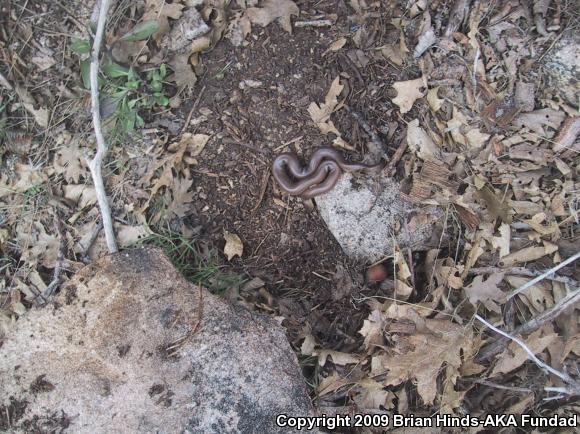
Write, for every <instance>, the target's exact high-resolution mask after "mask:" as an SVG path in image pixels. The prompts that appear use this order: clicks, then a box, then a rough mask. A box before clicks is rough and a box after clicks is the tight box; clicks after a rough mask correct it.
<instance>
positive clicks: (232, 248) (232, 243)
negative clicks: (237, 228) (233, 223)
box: [224, 231, 244, 261]
mask: <svg viewBox="0 0 580 434" xmlns="http://www.w3.org/2000/svg"><path fill="white" fill-rule="evenodd" d="M224 239H225V240H226V245H225V246H224V255H226V257H227V258H228V261H231V260H232V258H233V257H234V256H239V257H240V258H241V257H242V254H243V253H244V244H243V243H242V240H241V239H240V237H238V236H237V235H236V234H231V233H229V232H228V231H224Z"/></svg>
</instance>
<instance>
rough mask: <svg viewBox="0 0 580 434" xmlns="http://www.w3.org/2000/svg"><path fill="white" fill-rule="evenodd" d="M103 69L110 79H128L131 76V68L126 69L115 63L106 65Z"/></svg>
mask: <svg viewBox="0 0 580 434" xmlns="http://www.w3.org/2000/svg"><path fill="white" fill-rule="evenodd" d="M102 69H103V72H104V73H105V75H106V76H107V77H109V78H118V77H126V76H128V75H129V68H125V67H124V66H121V65H119V64H117V63H114V62H110V63H106V64H104V65H103V67H102Z"/></svg>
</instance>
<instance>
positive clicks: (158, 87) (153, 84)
mask: <svg viewBox="0 0 580 434" xmlns="http://www.w3.org/2000/svg"><path fill="white" fill-rule="evenodd" d="M151 89H152V90H153V92H161V89H163V84H161V82H160V81H152V82H151Z"/></svg>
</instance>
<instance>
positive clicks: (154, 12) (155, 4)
mask: <svg viewBox="0 0 580 434" xmlns="http://www.w3.org/2000/svg"><path fill="white" fill-rule="evenodd" d="M183 7H184V6H183V5H182V4H181V0H174V1H173V2H171V3H168V2H166V1H165V0H145V12H144V13H143V17H141V21H149V20H155V21H157V22H158V23H159V30H157V32H155V33H154V34H153V36H152V38H153V39H154V40H155V41H157V42H159V41H160V40H161V38H162V37H163V35H165V34H166V33H168V32H169V30H170V28H171V26H170V25H169V18H171V19H174V20H176V19H178V18H179V17H181V14H182V9H183Z"/></svg>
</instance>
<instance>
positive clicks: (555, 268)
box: [507, 252, 580, 300]
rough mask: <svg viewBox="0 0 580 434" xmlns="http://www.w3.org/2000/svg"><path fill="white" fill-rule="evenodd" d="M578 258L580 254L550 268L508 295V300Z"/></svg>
mask: <svg viewBox="0 0 580 434" xmlns="http://www.w3.org/2000/svg"><path fill="white" fill-rule="evenodd" d="M578 258H580V252H578V253H576V254H575V255H574V256H570V257H569V258H568V259H566V260H565V261H564V262H560V263H559V264H558V265H556V266H555V267H552V268H550V269H549V270H548V271H546V272H545V273H542V274H540V275H539V276H538V277H536V278H535V279H532V280H530V281H529V282H528V283H526V284H524V285H522V286H520V287H519V288H517V289H514V290H513V291H512V292H510V293H509V294H508V296H507V299H508V300H509V299H511V298H513V297H514V296H516V295H517V294H519V293H521V292H524V291H525V290H526V289H528V288H529V287H531V286H534V285H535V284H536V283H538V282H540V281H542V280H544V279H545V278H546V277H548V276H550V275H551V274H554V273H555V272H556V271H558V270H559V269H560V268H563V267H565V266H566V265H568V264H571V263H572V262H574V261H575V260H576V259H578Z"/></svg>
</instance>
